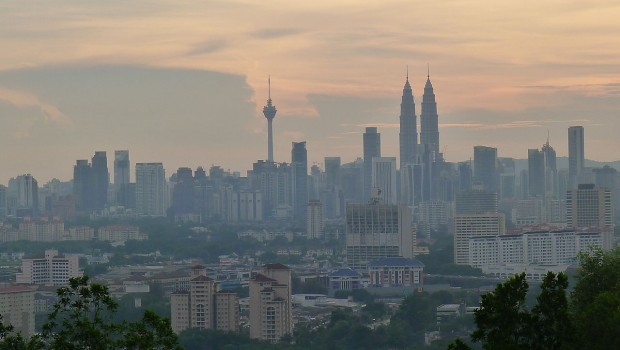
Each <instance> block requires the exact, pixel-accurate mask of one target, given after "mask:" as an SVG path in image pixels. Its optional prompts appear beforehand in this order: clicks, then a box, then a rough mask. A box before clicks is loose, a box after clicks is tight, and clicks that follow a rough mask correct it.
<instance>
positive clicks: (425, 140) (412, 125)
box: [399, 74, 440, 168]
mask: <svg viewBox="0 0 620 350" xmlns="http://www.w3.org/2000/svg"><path fill="white" fill-rule="evenodd" d="M420 129H421V130H420V143H419V144H418V127H417V117H416V114H415V102H414V100H413V90H412V89H411V85H410V84H409V74H407V80H406V82H405V87H404V88H403V97H402V102H401V104H400V133H399V138H400V166H401V168H402V167H403V165H405V164H419V163H421V162H422V161H421V160H422V157H423V155H424V154H431V155H433V157H434V158H437V157H440V153H439V116H438V115H437V102H435V93H434V92H433V85H432V84H431V79H430V74H429V75H428V76H427V80H426V85H425V86H424V95H423V96H422V113H421V114H420Z"/></svg>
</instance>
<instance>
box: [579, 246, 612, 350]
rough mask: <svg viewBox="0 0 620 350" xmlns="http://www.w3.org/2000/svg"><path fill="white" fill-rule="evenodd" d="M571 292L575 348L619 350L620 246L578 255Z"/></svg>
mask: <svg viewBox="0 0 620 350" xmlns="http://www.w3.org/2000/svg"><path fill="white" fill-rule="evenodd" d="M579 262H580V266H581V268H580V270H579V272H578V273H577V277H576V280H577V283H576V285H575V289H574V290H573V292H572V294H571V304H570V306H571V309H572V313H573V318H574V324H575V328H576V331H577V332H576V333H577V337H576V343H577V344H576V348H584V349H585V348H588V349H620V337H618V334H620V248H616V249H615V250H613V251H611V252H603V251H597V252H595V253H593V254H590V255H586V254H582V255H580V256H579Z"/></svg>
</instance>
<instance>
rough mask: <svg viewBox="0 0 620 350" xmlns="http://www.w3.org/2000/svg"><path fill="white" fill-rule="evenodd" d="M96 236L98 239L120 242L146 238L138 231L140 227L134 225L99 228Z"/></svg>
mask: <svg viewBox="0 0 620 350" xmlns="http://www.w3.org/2000/svg"><path fill="white" fill-rule="evenodd" d="M97 238H98V239H99V240H100V241H108V242H122V241H127V240H130V239H131V240H138V241H142V240H145V239H147V238H148V236H147V235H146V234H144V233H140V228H139V227H138V226H134V225H110V226H105V227H101V228H99V231H98V235H97Z"/></svg>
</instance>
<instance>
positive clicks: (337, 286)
mask: <svg viewBox="0 0 620 350" xmlns="http://www.w3.org/2000/svg"><path fill="white" fill-rule="evenodd" d="M328 279H329V289H331V290H333V291H336V290H350V289H358V288H362V287H363V286H362V275H361V274H359V273H358V272H357V271H355V270H353V269H350V268H348V267H347V268H343V269H339V270H336V271H334V272H332V273H330V274H329V275H328Z"/></svg>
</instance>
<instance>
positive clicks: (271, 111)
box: [263, 77, 278, 162]
mask: <svg viewBox="0 0 620 350" xmlns="http://www.w3.org/2000/svg"><path fill="white" fill-rule="evenodd" d="M268 82H269V83H268V84H269V98H268V99H267V104H266V105H265V107H263V114H264V115H265V118H267V161H268V162H273V126H272V125H273V118H275V117H276V112H277V111H278V110H277V109H276V106H274V105H273V104H272V101H271V77H269V80H268Z"/></svg>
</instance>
